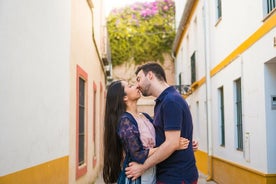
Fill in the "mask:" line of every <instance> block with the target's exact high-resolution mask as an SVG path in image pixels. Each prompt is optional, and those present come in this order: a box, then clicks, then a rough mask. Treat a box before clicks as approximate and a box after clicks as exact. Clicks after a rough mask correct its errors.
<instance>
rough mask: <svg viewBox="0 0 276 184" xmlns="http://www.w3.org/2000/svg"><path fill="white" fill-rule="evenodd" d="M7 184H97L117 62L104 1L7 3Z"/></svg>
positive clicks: (0, 116)
mask: <svg viewBox="0 0 276 184" xmlns="http://www.w3.org/2000/svg"><path fill="white" fill-rule="evenodd" d="M0 12H1V13H0V73H1V74H0V84H1V87H0V101H1V104H2V105H1V107H0V126H1V128H0V146H1V152H0V165H1V166H0V183H1V184H2V183H3V184H6V183H8V184H13V183H47V184H48V183H49V184H51V183H53V184H65V183H70V184H73V183H74V184H75V183H77V184H81V183H85V184H86V183H92V182H93V181H95V179H96V178H97V175H98V174H99V173H100V170H101V167H102V154H101V153H102V149H103V148H102V147H101V145H102V144H101V142H102V136H101V135H102V132H103V127H102V121H103V113H104V104H105V103H104V101H105V89H106V88H105V86H106V83H107V81H108V78H109V77H110V67H109V66H110V64H109V63H110V62H109V57H108V53H107V47H106V35H105V34H104V33H105V31H104V27H103V25H104V20H105V17H104V9H103V1H94V0H87V1H76V0H72V1H64V0H61V1H53V0H50V1H34V0H30V1H24V2H23V1H8V0H2V1H1V3H0Z"/></svg>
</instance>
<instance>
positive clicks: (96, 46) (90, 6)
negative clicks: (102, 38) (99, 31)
mask: <svg viewBox="0 0 276 184" xmlns="http://www.w3.org/2000/svg"><path fill="white" fill-rule="evenodd" d="M87 3H88V5H89V8H90V11H91V15H92V41H93V43H94V46H95V48H96V53H97V56H98V59H99V61H100V64H101V68H102V70H103V71H104V72H105V70H104V64H103V60H102V57H101V54H100V51H99V48H98V45H97V42H96V39H95V34H94V32H95V31H94V29H95V28H94V12H93V8H94V6H93V3H92V1H91V0H87ZM105 78H106V77H105ZM105 80H106V79H105ZM105 82H106V81H105Z"/></svg>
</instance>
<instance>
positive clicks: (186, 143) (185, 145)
mask: <svg viewBox="0 0 276 184" xmlns="http://www.w3.org/2000/svg"><path fill="white" fill-rule="evenodd" d="M189 143H190V141H189V139H186V138H184V137H180V139H179V147H178V150H183V149H187V148H188V146H189Z"/></svg>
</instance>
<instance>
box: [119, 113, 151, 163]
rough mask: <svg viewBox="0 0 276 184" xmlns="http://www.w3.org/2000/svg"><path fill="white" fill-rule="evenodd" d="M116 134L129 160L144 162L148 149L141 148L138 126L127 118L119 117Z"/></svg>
mask: <svg viewBox="0 0 276 184" xmlns="http://www.w3.org/2000/svg"><path fill="white" fill-rule="evenodd" d="M118 135H119V137H120V139H121V141H122V144H123V146H124V149H125V151H126V152H127V153H129V155H130V158H131V160H132V161H135V162H138V163H144V161H145V160H146V159H147V157H148V154H149V150H148V149H144V148H143V144H142V142H141V140H140V134H139V130H138V127H137V126H135V125H134V123H132V122H131V121H130V119H129V118H127V117H123V118H121V120H120V123H119V127H118Z"/></svg>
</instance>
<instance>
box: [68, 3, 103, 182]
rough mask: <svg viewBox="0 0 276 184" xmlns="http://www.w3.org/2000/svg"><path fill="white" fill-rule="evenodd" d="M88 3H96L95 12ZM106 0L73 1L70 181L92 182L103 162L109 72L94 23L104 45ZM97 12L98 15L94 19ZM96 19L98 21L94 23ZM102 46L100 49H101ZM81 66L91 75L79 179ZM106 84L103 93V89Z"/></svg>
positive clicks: (94, 5) (89, 77)
mask: <svg viewBox="0 0 276 184" xmlns="http://www.w3.org/2000/svg"><path fill="white" fill-rule="evenodd" d="M87 2H90V4H91V5H93V8H92V11H91V9H90V6H89V4H88V3H87ZM101 3H102V1H93V2H92V1H77V0H72V21H71V29H72V32H71V57H70V76H71V80H70V86H71V88H70V159H69V162H70V164H69V165H70V170H69V183H72V184H73V183H90V182H92V181H93V180H94V179H95V178H96V176H97V174H98V173H99V169H100V166H101V163H102V161H101V160H100V159H102V158H101V155H102V154H101V151H102V150H100V148H101V147H100V145H101V144H100V140H102V138H101V136H102V122H101V121H102V119H103V108H104V107H103V105H104V99H103V98H104V92H105V75H104V71H103V68H102V65H101V61H100V60H99V57H98V53H97V50H96V47H95V44H94V42H93V37H92V28H93V26H94V31H95V40H96V43H97V46H98V47H100V45H99V44H100V40H99V35H100V33H99V29H100V25H101V22H100V20H101V19H98V16H99V13H101ZM93 15H94V16H95V17H94V19H93ZM93 20H94V22H93ZM98 49H99V48H98ZM77 65H79V66H80V67H81V68H82V69H83V70H84V71H85V72H86V73H87V74H88V80H87V82H88V91H87V92H88V93H87V95H88V98H87V102H88V112H87V118H88V119H87V130H88V132H87V134H88V138H87V141H88V143H87V145H88V146H87V155H86V156H87V157H86V158H87V173H86V174H85V175H84V176H82V177H80V178H79V179H77V180H76V80H77V79H76V71H77V70H76V66H77ZM93 83H95V84H96V86H97V94H96V112H97V114H96V128H97V129H96V140H97V142H96V150H97V152H96V155H97V157H98V158H97V165H96V166H95V167H93V159H94V158H93V155H94V142H93V132H92V131H93V123H92V122H93V118H94V117H93V93H94V88H93ZM100 84H102V89H103V90H102V93H101V92H100Z"/></svg>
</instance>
